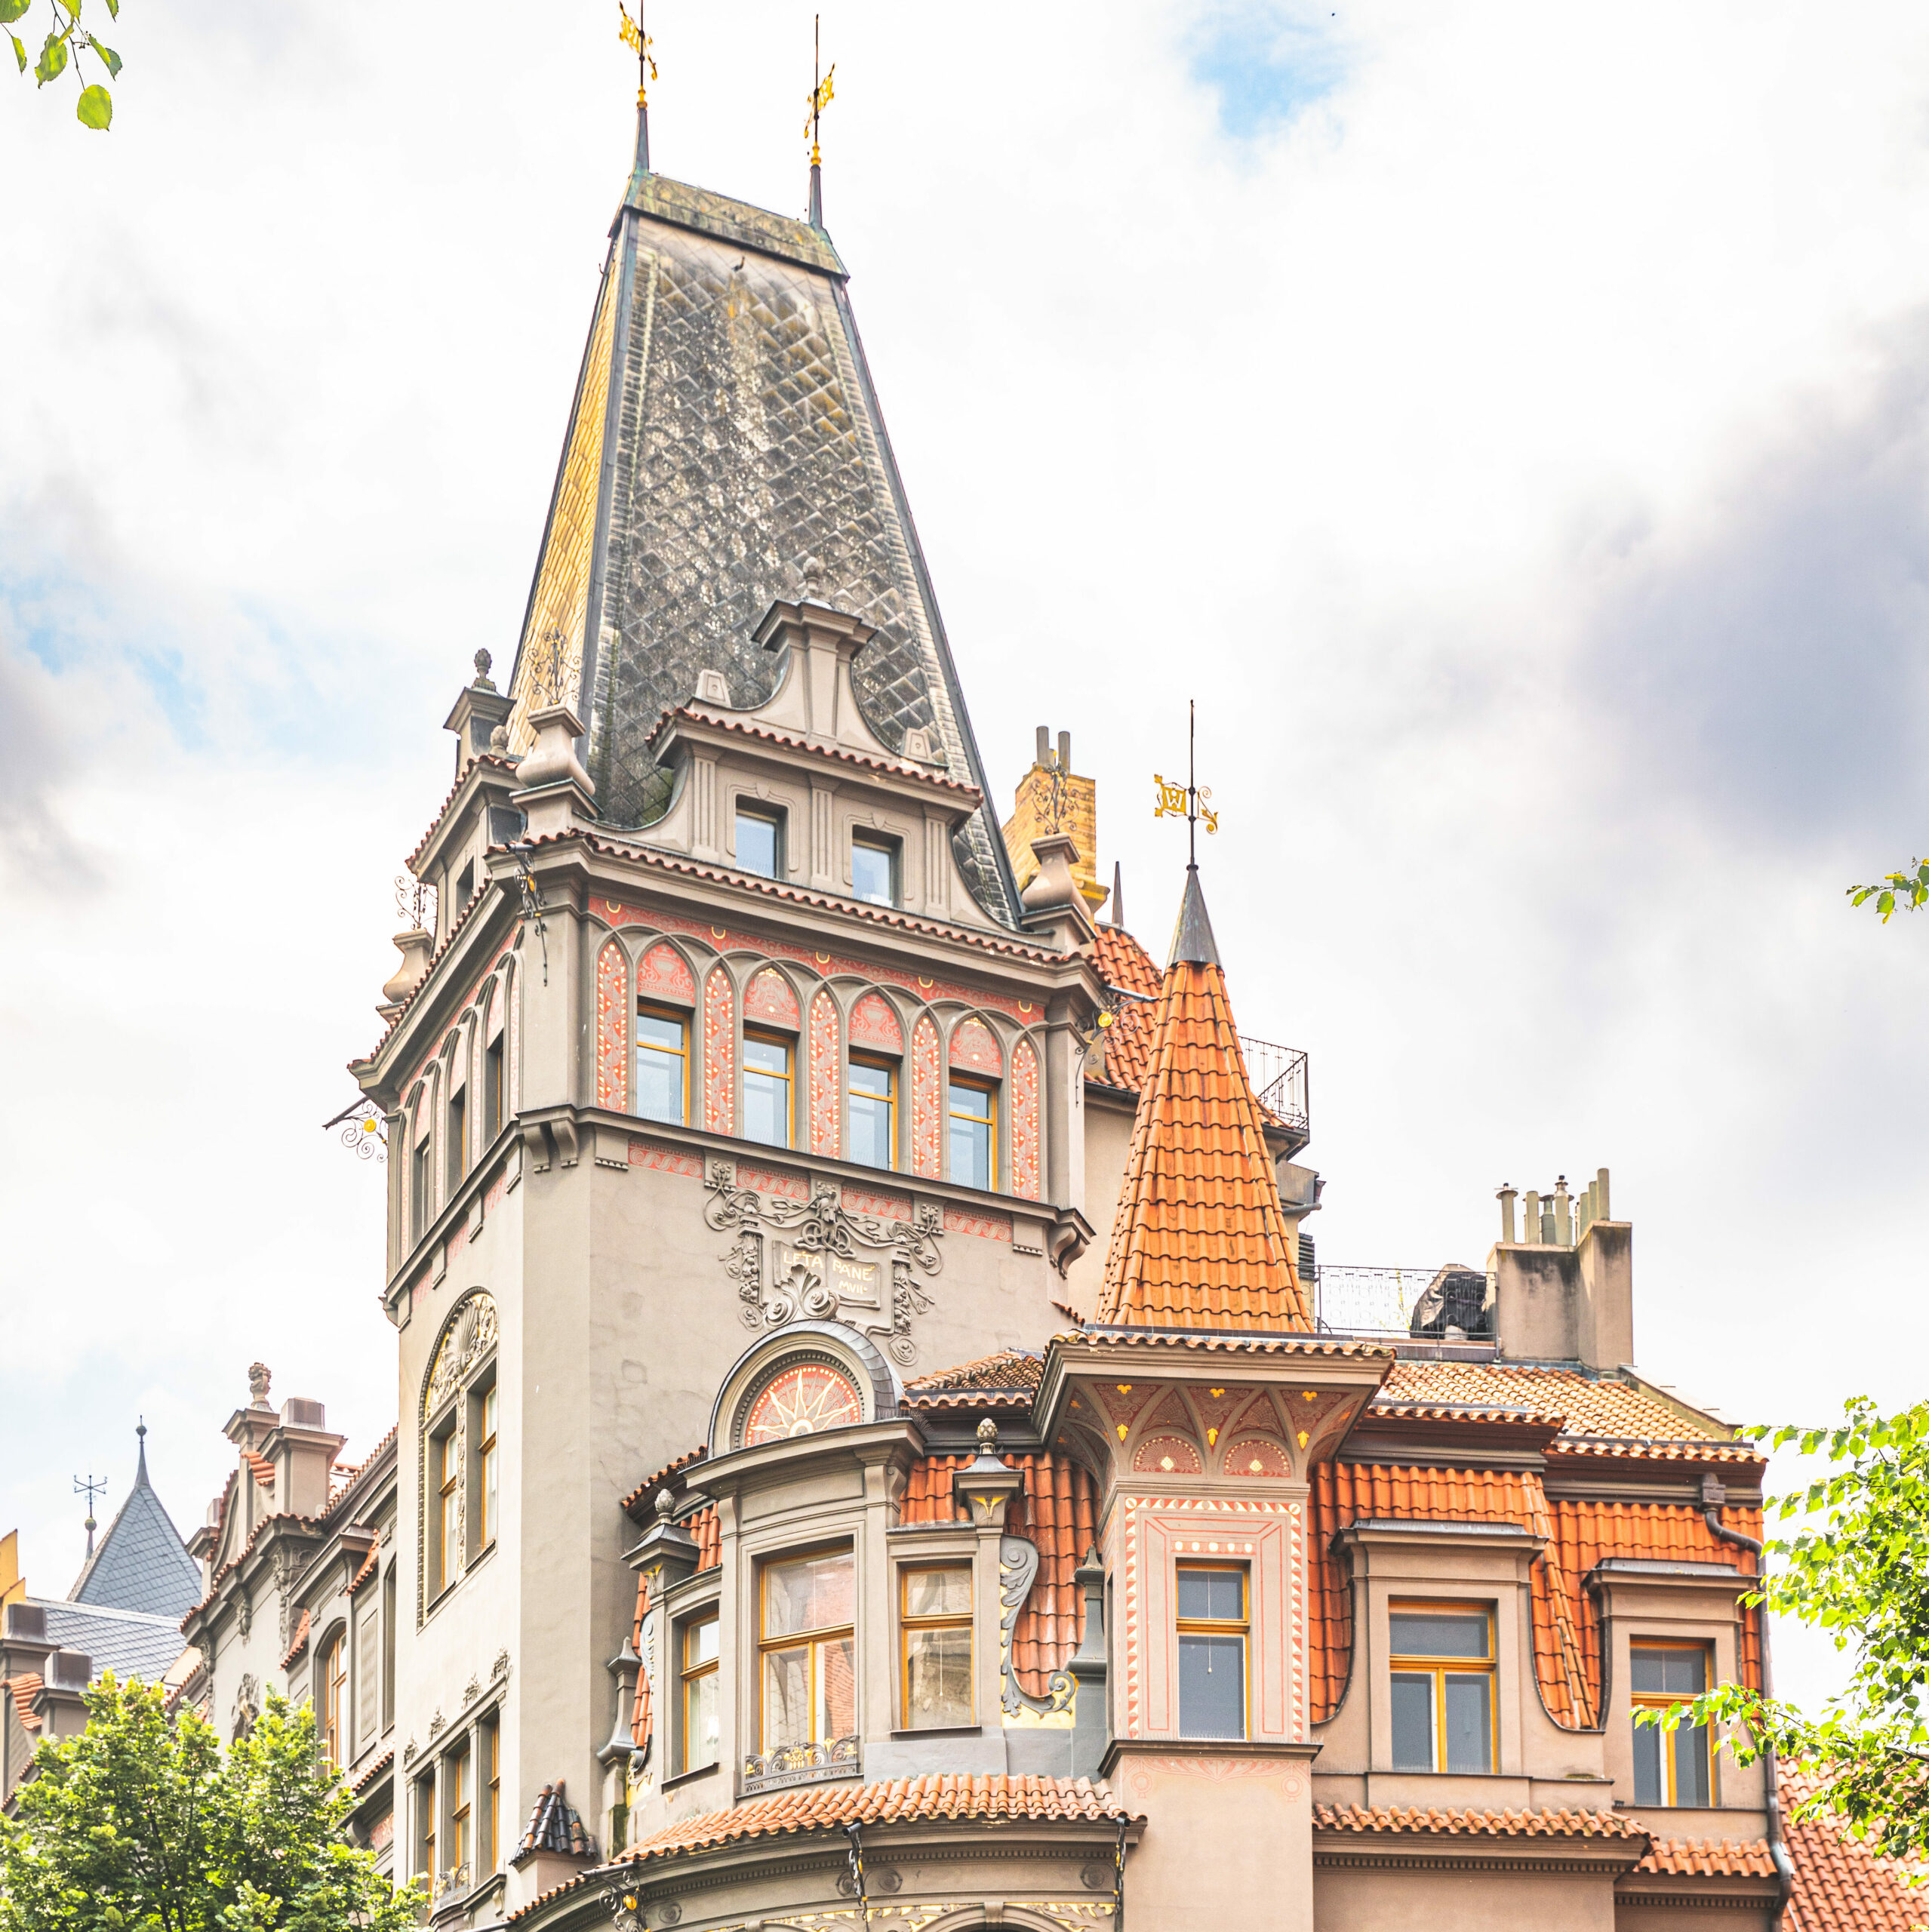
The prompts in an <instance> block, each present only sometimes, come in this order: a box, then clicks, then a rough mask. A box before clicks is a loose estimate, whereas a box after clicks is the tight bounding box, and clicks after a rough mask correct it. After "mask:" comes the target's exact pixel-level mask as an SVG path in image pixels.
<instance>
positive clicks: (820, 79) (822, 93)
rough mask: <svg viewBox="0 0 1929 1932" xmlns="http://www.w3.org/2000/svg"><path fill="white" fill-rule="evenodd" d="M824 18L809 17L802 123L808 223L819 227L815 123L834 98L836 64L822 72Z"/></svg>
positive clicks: (821, 184) (818, 148)
mask: <svg viewBox="0 0 1929 1932" xmlns="http://www.w3.org/2000/svg"><path fill="white" fill-rule="evenodd" d="M823 23H824V17H823V14H812V15H811V118H809V120H808V121H806V122H805V124H804V131H805V134H808V135H809V136H810V137H811V226H812V227H813V228H821V227H823V225H824V181H823V158H824V156H823V149H822V147H821V146H820V145H819V143H818V140H817V134H818V124H819V123H820V122H821V121H822V120H823V112H824V109H826V108H827V107H828V106H829V105H830V104H831V103H832V100H835V98H836V90H835V87H834V86H833V85H832V83H833V82H835V80H836V78H837V63H836V62H835V60H833V61H832V63H831V64H830V72H829V73H826V72H824V38H823Z"/></svg>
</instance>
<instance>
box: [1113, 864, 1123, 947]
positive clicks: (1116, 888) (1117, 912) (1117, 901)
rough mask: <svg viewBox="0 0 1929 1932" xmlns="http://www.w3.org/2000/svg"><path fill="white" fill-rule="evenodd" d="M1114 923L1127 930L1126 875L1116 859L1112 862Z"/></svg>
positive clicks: (1120, 928)
mask: <svg viewBox="0 0 1929 1932" xmlns="http://www.w3.org/2000/svg"><path fill="white" fill-rule="evenodd" d="M1112 924H1114V925H1115V926H1116V927H1117V928H1118V930H1119V931H1121V933H1122V932H1123V931H1124V930H1125V873H1124V869H1123V867H1121V866H1120V864H1119V863H1118V860H1116V859H1114V860H1112Z"/></svg>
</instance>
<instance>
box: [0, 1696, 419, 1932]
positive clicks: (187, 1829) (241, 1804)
mask: <svg viewBox="0 0 1929 1932" xmlns="http://www.w3.org/2000/svg"><path fill="white" fill-rule="evenodd" d="M87 1702H88V1725H87V1728H86V1730H84V1731H82V1733H81V1734H79V1735H78V1737H70V1738H67V1739H64V1740H61V1741H60V1742H58V1743H42V1745H41V1746H40V1748H39V1749H38V1750H37V1751H36V1752H35V1754H34V1775H33V1776H32V1777H31V1778H29V1780H28V1781H27V1782H26V1783H25V1784H23V1786H21V1787H20V1792H19V1796H18V1799H17V1804H16V1807H15V1808H16V1810H17V1813H18V1817H17V1820H15V1821H14V1823H11V1824H8V1823H7V1821H6V1820H4V1819H0V1833H4V1835H0V1932H345V1928H349V1927H357V1928H360V1932H403V1928H404V1927H410V1926H413V1925H414V1924H415V1923H416V1920H417V1908H418V1906H419V1903H420V1900H419V1898H418V1897H417V1895H416V1894H413V1893H410V1892H406V1891H402V1892H398V1891H396V1890H395V1889H394V1888H393V1887H391V1886H390V1884H389V1882H388V1881H387V1880H386V1878H383V1876H382V1875H381V1874H380V1872H378V1871H377V1869H375V1861H374V1857H373V1856H372V1855H371V1854H369V1853H368V1852H365V1851H360V1850H356V1849H355V1847H353V1846H352V1845H351V1844H349V1842H348V1841H347V1840H346V1838H344V1837H343V1834H342V1829H341V1827H342V1821H343V1819H344V1818H345V1817H346V1815H347V1814H348V1812H349V1808H350V1807H351V1804H352V1799H351V1798H349V1794H348V1792H347V1790H346V1788H345V1787H344V1786H343V1783H342V1782H341V1780H340V1777H337V1775H336V1774H335V1773H334V1772H333V1771H331V1770H329V1768H328V1766H327V1765H326V1764H325V1763H324V1762H323V1761H322V1755H321V1753H320V1752H318V1750H317V1749H316V1748H315V1717H314V1713H313V1712H312V1711H311V1710H309V1709H308V1708H307V1707H306V1706H303V1708H302V1709H300V1710H297V1711H291V1710H290V1709H289V1708H288V1703H287V1702H286V1700H285V1699H283V1698H281V1697H277V1696H275V1695H274V1694H272V1693H271V1694H269V1699H268V1709H267V1712H266V1715H264V1716H263V1717H262V1718H260V1720H259V1721H257V1723H256V1724H255V1726H254V1729H253V1730H251V1731H250V1733H249V1734H248V1736H247V1737H245V1738H243V1739H242V1740H239V1741H238V1743H235V1744H234V1745H232V1746H230V1747H229V1749H228V1750H227V1751H226V1752H225V1753H224V1752H223V1750H222V1749H221V1746H220V1740H219V1739H218V1738H217V1736H216V1735H215V1733H214V1729H213V1727H211V1725H209V1724H206V1723H204V1722H203V1721H202V1719H201V1718H199V1717H198V1716H197V1715H195V1713H194V1712H192V1711H183V1712H180V1714H179V1715H177V1716H174V1717H170V1716H168V1715H167V1714H166V1712H165V1711H164V1710H163V1709H162V1694H161V1692H160V1690H158V1688H155V1687H151V1686H149V1685H147V1684H134V1683H131V1684H117V1683H116V1682H115V1680H114V1678H112V1675H108V1676H104V1677H103V1678H101V1680H100V1682H99V1683H98V1684H95V1685H94V1687H93V1688H92V1689H91V1690H89V1691H88V1699H87Z"/></svg>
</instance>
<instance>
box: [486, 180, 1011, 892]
mask: <svg viewBox="0 0 1929 1932" xmlns="http://www.w3.org/2000/svg"><path fill="white" fill-rule="evenodd" d="M812 557H814V558H817V561H819V563H820V565H822V566H823V579H822V581H821V583H820V585H819V586H817V587H816V588H815V589H814V590H813V592H812V595H815V596H817V597H819V598H821V599H822V600H823V601H824V602H826V603H829V604H832V605H836V606H837V607H838V608H840V609H843V610H846V611H851V612H852V613H854V614H856V615H857V616H858V617H862V618H863V620H865V621H866V623H869V624H872V625H873V626H875V627H876V629H877V633H878V634H877V635H876V636H875V638H873V639H872V641H870V642H869V644H868V645H866V647H865V648H864V649H863V652H862V653H861V654H860V656H859V657H858V659H857V663H856V665H855V666H854V683H855V685H856V687H857V696H858V700H859V703H860V704H861V705H862V706H863V710H864V713H865V716H866V720H867V721H868V722H869V724H870V726H871V728H872V730H873V731H875V733H876V734H877V735H878V737H879V738H880V739H881V740H883V742H884V743H885V744H886V745H887V746H890V747H891V749H893V750H897V749H900V748H901V747H902V746H903V740H904V734H905V732H906V730H907V729H909V728H912V727H919V728H923V729H925V730H926V731H929V732H931V734H932V735H933V739H934V744H935V746H937V748H938V749H939V752H940V755H941V756H942V758H943V761H944V763H945V765H946V769H947V771H949V774H950V775H951V776H952V777H954V778H957V779H960V780H967V781H968V782H969V783H972V784H974V785H977V786H979V787H980V789H983V790H984V791H985V792H986V794H987V798H988V800H989V786H986V783H985V777H984V773H983V769H982V768H981V765H980V761H979V757H978V752H977V745H976V743H974V740H973V737H972V734H971V721H970V718H969V717H968V715H967V713H966V711H965V708H964V694H963V692H962V691H961V689H960V688H959V686H958V678H957V673H956V671H955V667H954V666H953V665H952V660H951V652H950V648H949V645H948V644H947V642H946V638H945V635H944V627H943V622H942V620H941V619H940V617H939V615H938V609H937V599H936V598H935V597H934V595H933V593H932V590H931V582H930V579H929V577H928V573H927V571H926V569H925V560H924V557H923V554H922V552H921V551H920V549H919V548H918V537H917V532H916V530H915V527H914V525H913V524H912V518H911V512H910V506H909V503H907V502H906V498H905V495H904V491H903V484H902V482H901V481H900V478H899V476H898V473H897V464H896V463H895V461H894V459H893V457H892V455H891V445H890V441H889V439H888V438H887V436H886V435H885V426H884V419H883V416H882V414H881V411H880V410H879V408H878V400H877V396H876V394H875V391H874V390H873V389H872V384H871V378H870V372H869V369H868V368H867V367H866V364H865V361H864V351H863V345H862V343H860V340H859V339H858V335H857V320H856V318H855V316H854V314H853V313H852V311H851V300H850V297H849V294H848V291H847V290H846V288H845V269H844V266H843V264H842V263H841V261H840V260H839V259H838V255H837V252H836V251H835V248H832V245H831V243H830V240H829V237H828V235H826V234H825V233H824V232H823V230H822V229H817V228H813V227H811V226H809V225H808V224H807V223H804V222H800V221H794V220H789V219H788V218H787V217H784V216H781V215H777V214H771V213H769V212H768V211H765V210H764V209H761V208H752V207H750V206H749V205H746V204H745V203H743V202H735V201H731V200H730V199H728V198H726V197H725V196H723V195H714V194H711V193H709V192H707V191H706V190H705V189H700V188H693V187H689V186H685V185H684V184H683V183H680V182H675V181H671V180H667V179H666V177H663V176H662V175H660V174H648V173H646V172H644V171H641V170H639V171H638V172H637V173H636V174H633V175H632V177H631V179H630V182H629V188H628V189H627V191H626V194H625V196H624V199H623V206H622V208H620V210H619V211H618V214H617V221H616V223H615V225H614V227H613V229H612V230H611V244H610V250H609V254H608V257H607V259H606V261H605V267H604V274H603V281H602V286H601V291H600V292H599V294H598V299H597V305H596V308H595V311H594V312H593V315H592V321H591V325H590V333H589V347H588V349H587V351H586V354H585V357H584V361H583V371H582V373H581V375H580V377H579V380H578V383H577V397H576V401H575V404H574V407H573V408H572V411H571V425H570V429H569V433H568V436H567V437H566V438H565V445H564V451H563V457H562V461H561V464H560V466H559V467H558V472H557V478H556V485H555V493H554V495H553V497H552V501H551V506H550V511H549V521H548V523H547V525H546V528H545V531H544V534H543V547H542V550H541V552H540V555H539V558H538V561H537V572H536V577H535V580H534V583H532V585H531V592H530V600H529V607H528V611H527V613H526V614H525V618H524V625H523V634H522V638H521V646H520V648H519V649H518V654H517V660H516V669H515V675H514V677H513V679H512V684H511V690H512V692H513V694H515V699H516V710H515V714H514V715H512V718H511V721H510V744H511V747H512V749H513V750H515V751H516V752H518V753H519V752H521V751H523V750H524V749H526V748H527V745H528V728H527V725H526V723H525V720H526V718H527V715H528V711H529V709H531V706H532V697H533V696H534V697H537V701H539V702H540V701H543V699H544V698H546V697H549V696H561V697H563V698H565V699H566V700H570V701H572V702H574V703H575V704H576V706H577V712H578V714H579V715H580V716H582V717H583V718H584V719H585V720H586V722H587V724H588V726H589V745H588V747H587V752H586V762H587V764H588V766H589V773H590V776H591V777H592V778H593V779H594V780H595V783H596V787H597V792H596V804H597V808H598V811H599V812H600V813H601V814H602V816H603V818H604V820H605V823H608V824H609V825H611V826H613V827H620V828H635V827H638V826H645V825H647V824H648V823H649V822H650V821H651V820H652V819H654V817H657V816H658V815H659V814H660V811H661V810H662V808H663V804H664V802H665V801H666V781H665V780H664V779H663V777H661V776H660V774H659V771H658V768H657V764H656V761H655V759H654V756H653V755H652V754H651V750H650V749H649V747H648V745H647V743H645V739H646V737H647V736H648V733H649V731H650V730H651V727H652V726H654V724H656V723H657V720H658V718H660V716H661V715H662V713H663V711H664V710H665V709H666V708H667V707H668V706H672V705H675V704H680V703H684V702H685V700H688V699H689V698H690V697H692V696H694V694H695V692H696V688H697V674H698V672H700V671H703V670H706V669H715V670H719V671H721V672H722V673H723V674H724V675H725V678H726V680H727V681H728V685H729V689H730V696H731V703H733V704H735V705H741V706H749V705H754V704H756V703H760V702H761V701H762V700H764V699H765V697H768V696H769V694H771V691H773V690H774V688H775V687H776V683H777V676H778V674H779V672H780V668H781V666H780V663H779V662H778V660H777V659H776V658H774V657H772V656H771V654H768V653H767V652H766V651H764V650H763V649H762V648H760V647H759V646H758V645H755V644H753V643H752V641H751V632H752V629H753V628H754V626H755V625H756V623H757V622H758V620H759V619H760V618H761V617H762V616H763V615H764V613H765V611H766V610H768V608H769V607H770V605H771V602H772V601H773V600H774V599H775V598H779V597H786V598H795V597H798V596H799V595H802V594H803V591H804V578H803V575H802V568H803V565H804V564H805V560H806V559H807V558H812ZM558 656H560V657H561V660H562V661H561V668H560V670H559V671H552V669H550V668H549V666H550V663H551V660H552V659H554V658H555V657H558ZM538 686H542V687H545V688H546V689H545V690H544V691H543V692H541V693H540V694H539V693H537V689H536V688H537V687H538ZM558 686H560V690H559V691H558ZM584 691H587V692H588V694H589V698H588V702H587V704H585V703H584V701H583V693H584ZM956 844H957V848H958V857H959V861H960V863H961V867H962V869H963V870H964V875H965V877H966V878H967V879H968V881H969V882H970V884H971V888H972V891H973V892H974V894H975V895H976V896H977V899H978V900H979V903H980V904H981V905H982V906H983V907H984V909H985V910H986V912H987V913H988V914H989V915H990V916H991V917H992V918H994V919H995V920H997V921H998V922H1000V923H1001V924H1004V925H1007V926H1015V925H1016V924H1017V891H1016V888H1014V885H1013V883H1012V879H1011V866H1010V862H1009V860H1008V859H1007V857H1006V856H1005V851H1004V841H1003V840H1002V838H1001V837H1000V835H999V833H998V827H997V826H996V824H995V823H994V821H993V820H992V816H991V811H990V807H989V802H987V804H986V805H985V806H984V807H983V808H981V809H980V811H979V812H978V813H977V814H976V815H975V816H974V817H973V818H972V819H971V820H970V821H969V822H968V824H967V825H966V826H964V827H963V828H962V829H961V830H960V832H959V833H958V837H957V840H956Z"/></svg>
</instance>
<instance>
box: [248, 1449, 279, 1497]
mask: <svg viewBox="0 0 1929 1932" xmlns="http://www.w3.org/2000/svg"><path fill="white" fill-rule="evenodd" d="M242 1461H244V1462H245V1463H247V1465H248V1467H249V1468H250V1469H252V1470H253V1471H254V1479H255V1481H257V1482H258V1483H259V1484H260V1485H261V1487H263V1489H272V1488H273V1487H275V1466H274V1464H273V1463H271V1462H270V1461H269V1460H268V1458H267V1457H266V1456H257V1454H255V1453H254V1451H253V1450H252V1449H244V1450H243V1451H242Z"/></svg>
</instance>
